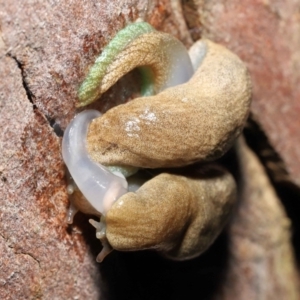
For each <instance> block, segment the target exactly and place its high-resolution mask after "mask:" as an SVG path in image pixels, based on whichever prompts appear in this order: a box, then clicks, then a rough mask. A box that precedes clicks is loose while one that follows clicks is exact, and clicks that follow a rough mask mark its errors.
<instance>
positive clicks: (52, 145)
mask: <svg viewBox="0 0 300 300" xmlns="http://www.w3.org/2000/svg"><path fill="white" fill-rule="evenodd" d="M183 4H184V6H183V13H184V17H183V16H182V14H181V3H180V1H179V0H177V1H175V0H174V1H171V0H153V1H147V0H122V1H117V0H116V1H112V0H101V1H93V0H90V1H56V0H49V1H42V0H37V1H29V0H26V1H17V0H11V1H6V0H0V7H1V9H0V74H1V82H0V128H1V131H0V154H1V155H0V251H1V252H0V253H1V257H0V298H1V299H85V298H86V299H131V300H134V299H156V300H158V299H164V300H165V299H199V298H206V299H207V298H210V297H211V296H212V295H213V294H214V293H216V292H217V291H218V289H217V288H218V287H219V288H220V287H223V289H222V291H223V294H220V295H222V296H221V297H223V298H224V297H225V298H226V297H229V298H228V299H237V298H234V297H237V296H238V295H239V294H240V293H242V292H241V291H244V290H245V291H246V290H247V291H249V293H250V292H253V291H254V290H253V291H252V290H251V288H250V287H251V283H253V282H254V281H251V280H252V279H253V278H255V279H257V280H258V278H259V279H260V280H263V281H264V282H268V283H270V281H271V282H272V283H274V282H275V283H276V287H278V288H276V289H274V293H275V292H276V293H278V295H280V297H278V298H277V299H283V298H285V297H284V296H283V297H281V295H283V293H284V292H285V291H286V292H287V293H289V294H290V295H296V287H295V286H296V285H294V284H293V282H294V276H296V275H295V273H294V272H295V270H294V269H293V266H292V265H293V256H292V251H291V249H290V245H289V238H290V232H289V230H288V229H287V227H286V225H285V224H287V223H286V221H285V220H286V216H285V214H284V212H283V211H282V210H281V208H280V205H279V204H278V200H277V198H276V197H275V196H274V194H273V192H272V191H271V192H270V186H269V183H268V182H265V185H264V186H257V185H254V184H253V186H251V184H250V183H249V185H248V188H247V189H248V190H247V189H246V191H244V193H246V194H247V197H248V198H247V199H250V198H251V197H252V194H255V195H257V194H259V196H260V192H261V191H262V190H263V191H264V190H265V189H266V193H270V195H271V196H270V197H271V198H270V199H273V200H270V201H273V202H272V203H273V204H274V205H275V207H277V208H274V206H273V204H270V203H266V205H265V206H264V205H263V204H260V206H252V204H251V203H252V202H251V203H250V202H249V203H248V202H247V203H248V204H247V206H245V207H243V206H241V207H240V209H239V210H238V212H237V216H236V218H235V219H234V223H233V225H232V227H231V229H230V231H229V233H230V235H231V237H230V241H231V246H230V247H231V248H230V247H229V249H228V252H227V251H226V245H227V239H226V234H224V235H221V237H220V238H219V239H218V240H217V241H216V243H215V244H214V245H213V246H212V248H211V249H210V250H209V251H207V253H205V254H204V255H203V256H201V257H199V258H197V259H194V260H192V261H187V262H182V263H176V262H170V261H167V260H165V259H162V258H160V257H159V256H158V255H156V254H153V253H148V252H141V253H118V252H114V253H112V254H111V255H110V256H109V257H108V258H107V260H106V261H104V263H103V264H102V265H101V266H100V267H99V265H98V264H96V262H95V255H96V254H97V253H96V252H97V251H98V250H99V247H100V246H99V242H98V241H96V240H95V238H92V237H91V235H94V231H93V230H92V229H91V228H90V227H89V226H88V225H87V219H84V220H83V221H84V222H83V223H82V224H80V217H79V218H78V217H77V219H76V222H75V223H76V224H75V225H74V226H73V227H68V226H67V225H66V222H65V215H66V209H67V206H68V199H67V193H66V182H65V180H64V165H63V163H62V159H61V154H60V152H61V149H60V142H61V140H60V139H61V138H60V136H61V133H62V132H61V129H60V128H62V129H64V128H65V126H66V125H67V124H68V122H69V121H70V119H71V118H72V117H73V116H74V114H75V111H76V110H75V102H76V93H77V89H78V86H79V84H80V83H81V82H82V80H83V78H84V77H85V75H86V73H87V71H88V69H89V67H90V66H91V65H92V64H93V62H94V60H95V58H96V57H97V55H98V54H99V53H100V52H101V50H102V49H103V47H104V46H105V45H106V44H107V42H109V41H110V39H111V38H112V37H113V36H114V34H115V33H116V32H117V31H118V30H119V29H121V28H123V27H124V26H125V25H126V24H127V23H129V22H132V21H133V20H135V19H137V18H138V17H140V18H142V19H144V20H146V21H148V22H149V23H151V24H152V25H153V26H154V27H155V28H157V29H158V30H162V31H166V32H169V33H171V34H173V35H174V36H177V37H178V38H179V39H181V40H182V41H183V42H184V43H185V44H186V46H190V45H191V44H192V41H193V40H195V39H197V38H199V37H200V35H201V34H203V35H204V36H206V37H209V38H212V39H213V40H214V41H217V42H221V43H222V44H225V45H227V46H228V47H229V48H230V49H231V50H233V51H234V52H235V53H237V54H238V55H239V56H240V57H241V58H242V59H244V60H245V61H246V62H247V64H248V67H249V69H250V71H251V75H252V79H253V83H254V97H253V106H252V111H253V115H254V117H255V118H256V120H258V122H259V124H260V125H261V126H262V128H263V129H264V130H265V132H266V134H267V137H268V138H269V139H270V142H271V143H272V145H273V146H274V148H275V150H277V151H278V153H279V154H280V155H281V157H282V158H283V160H284V163H285V165H286V168H287V170H288V172H289V173H290V175H291V178H292V180H293V181H294V182H295V183H296V184H298V185H300V150H299V147H298V146H299V142H300V141H299V135H298V132H297V129H298V128H299V125H300V123H299V122H300V121H299V120H300V119H299V118H298V115H299V113H300V104H299V103H300V102H299V98H300V97H299V96H300V86H299V84H298V83H299V79H300V71H299V70H300V59H299V51H300V50H299V49H300V30H299V27H300V22H299V1H296V0H294V1H293V0H289V1H283V0H279V1H258V0H246V1H237V0H230V1H217V0H214V1H203V0H197V1H183ZM184 18H185V20H186V21H187V25H188V28H189V30H190V32H188V30H187V25H186V23H185V20H184ZM138 93H139V83H138V79H137V77H136V74H135V73H134V72H133V73H132V74H130V75H128V76H125V78H124V79H122V80H120V81H119V82H118V83H117V84H116V85H115V86H114V87H113V88H112V89H111V90H109V91H108V92H107V93H105V95H104V96H103V98H102V101H101V102H100V103H98V104H94V105H92V106H93V107H97V108H99V109H100V110H102V111H106V110H107V109H109V108H110V107H111V106H113V105H115V104H116V103H120V102H124V101H127V100H129V99H131V98H132V97H134V96H135V95H136V94H138ZM51 127H53V128H51ZM53 129H54V130H53ZM259 168H260V167H259ZM251 172H252V171H251ZM251 172H250V171H249V172H248V173H247V174H249V175H245V176H252V175H251V174H253V172H252V173H251ZM255 176H256V174H255V175H254V177H255ZM244 179H245V180H246V178H244ZM249 197H250V198H249ZM251 199H252V198H251ZM247 201H248V200H247ZM269 205H271V208H274V216H273V215H272V216H271V215H270V214H268V212H266V216H267V217H268V220H269V221H268V222H267V221H266V224H267V226H266V227H263V228H265V229H264V230H263V232H257V236H256V235H255V234H256V233H255V232H256V231H253V228H252V226H254V227H255V226H256V221H255V220H257V219H255V218H254V219H253V220H252V219H251V218H252V217H251V215H252V214H253V210H256V209H258V210H259V209H267V210H268V209H269V208H270V207H269ZM264 211H265V210H264ZM244 216H246V217H245V220H244ZM255 216H257V217H258V219H259V220H260V218H261V217H262V216H261V215H260V214H257V215H256V214H255V213H254V217H255ZM263 217H264V216H263ZM82 218H83V217H82V216H81V219H82ZM239 224H240V225H241V227H240V226H239ZM275 225H276V226H275ZM281 225H282V226H281ZM262 226H263V224H262ZM268 226H269V227H270V228H269V229H268ZM273 226H274V228H273V230H274V231H269V230H271V229H272V227H273ZM236 228H237V229H240V228H244V230H245V231H244V232H243V235H245V236H247V235H249V239H251V238H252V240H250V241H249V239H247V238H245V239H243V237H241V236H240V231H239V230H236ZM269 232H270V233H272V236H270V238H271V237H274V235H275V232H277V233H278V234H279V235H280V237H276V238H275V237H274V239H275V242H274V241H273V240H272V241H271V242H272V243H271V244H270V245H271V248H272V247H273V248H272V249H273V251H272V252H271V253H268V251H269V248H268V246H267V245H266V244H264V243H263V242H264V238H263V237H265V236H266V240H268V239H267V238H269V236H268V235H269ZM253 235H255V236H253ZM281 237H282V238H281ZM253 241H255V242H253ZM273 242H274V243H275V244H276V243H277V242H278V243H279V242H281V243H282V244H281V245H278V244H276V245H275V244H273ZM244 243H245V244H244ZM259 243H261V244H262V245H258V244H259ZM229 245H230V243H229ZM233 245H234V246H235V247H233ZM277 245H278V246H277ZM248 246H249V248H248ZM244 247H246V249H245V248H244ZM247 249H248V250H247ZM246 250H247V251H248V252H247V251H246ZM245 254H247V255H248V254H249V255H248V258H249V259H248V260H247V261H244V256H243V255H245ZM267 254H268V255H267ZM281 254H282V256H281ZM256 255H258V257H259V258H261V259H262V260H261V261H264V262H266V264H267V265H268V266H269V264H270V265H271V266H270V268H269V267H268V266H265V265H263V267H262V265H257V264H255V262H254V261H253V259H256V257H257V256H256ZM274 262H276V263H278V265H276V266H275V263H274ZM273 263H274V264H273ZM236 264H239V265H236ZM282 264H285V265H286V266H288V269H287V270H285V271H286V273H285V274H287V275H286V276H287V277H284V278H283V277H281V276H279V275H278V274H277V273H275V271H276V272H277V270H278V269H277V266H280V265H282ZM226 266H227V267H228V266H232V269H231V270H229V273H227V277H225V278H227V281H223V282H222V280H223V278H222V277H221V274H223V271H224V269H226ZM273 267H274V268H273ZM260 268H261V269H260ZM272 268H273V269H272ZM270 269H272V270H274V273H272V274H271V273H268V272H270V271H267V270H270ZM226 270H227V269H226ZM249 270H250V271H249ZM260 271H261V272H267V273H264V274H265V275H266V276H264V277H259V276H260V275H261V274H258V273H259V272H260ZM247 272H248V273H247ZM249 272H250V274H249ZM277 275H278V276H277ZM287 278H289V279H291V280H290V281H287ZM243 279H245V281H243ZM245 282H246V283H247V284H245ZM224 283H225V284H226V286H225V287H224ZM275 283H274V284H275ZM231 284H232V287H233V289H234V291H236V293H235V294H234V295H233V294H232V291H230V290H228V289H227V288H229V287H230V285H231ZM288 287H290V289H289V291H287V289H288ZM271 288H272V285H271V284H270V286H268V290H267V291H270V290H271ZM250 294H251V293H250ZM250 294H249V295H250ZM251 295H253V294H251ZM257 295H258V292H257V294H255V296H253V298H257V297H256V296H257ZM260 295H262V294H260ZM264 295H266V298H265V299H268V297H269V295H270V294H268V293H265V294H264ZM223 298H221V299H223ZM238 299H241V298H240V297H239V298H238ZM248 299H249V298H248ZM269 299H276V298H274V297H271V296H270V297H269ZM291 299H292V298H291Z"/></svg>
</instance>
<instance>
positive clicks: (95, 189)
mask: <svg viewBox="0 0 300 300" xmlns="http://www.w3.org/2000/svg"><path fill="white" fill-rule="evenodd" d="M134 68H138V69H139V70H140V71H141V74H142V76H143V79H142V82H143V83H142V95H143V96H144V97H140V98H137V99H134V100H133V101H131V102H129V103H126V104H123V105H119V106H117V107H114V108H112V109H111V110H109V111H108V112H106V113H105V114H104V115H103V116H97V113H95V112H93V111H87V112H82V113H80V114H79V115H78V116H77V117H76V118H75V119H74V120H73V121H72V122H71V124H70V125H69V127H68V128H67V130H66V133H65V136H64V140H63V157H64V160H65V162H66V164H67V166H68V169H69V171H70V174H71V176H72V177H73V179H74V181H75V183H76V185H77V186H78V188H79V190H77V192H76V193H75V195H76V197H74V198H75V199H77V200H76V201H75V202H76V204H75V206H76V207H77V208H78V209H80V210H83V211H85V212H86V211H88V212H90V213H94V214H96V215H102V216H103V215H105V218H104V217H102V218H101V221H100V222H96V221H93V220H91V224H92V225H93V226H94V227H95V228H96V231H97V237H98V238H99V239H100V240H101V241H102V243H103V245H104V249H103V251H102V252H101V253H100V254H99V256H98V258H97V260H98V261H101V260H102V259H103V258H104V257H105V255H106V254H107V253H109V252H110V251H111V249H112V248H114V249H118V250H124V251H130V250H142V249H156V250H159V251H161V252H162V253H163V254H164V255H165V256H167V257H170V258H172V259H179V260H182V259H187V258H192V257H194V256H196V255H198V254H199V253H202V252H203V251H205V250H206V249H207V247H208V246H209V245H210V244H211V243H212V242H213V241H214V239H215V238H216V236H217V235H218V234H219V232H220V231H221V230H222V228H223V226H224V224H225V222H226V220H227V219H228V216H229V213H230V211H231V210H232V207H233V205H234V202H235V198H236V186H235V182H234V180H233V178H232V176H231V175H230V174H229V173H228V172H227V171H225V170H221V171H220V170H219V169H218V168H215V167H204V169H203V170H202V171H201V172H200V173H201V174H200V175H199V174H196V175H195V176H190V174H189V176H182V175H178V174H168V173H164V174H160V175H158V176H156V177H154V178H153V179H151V180H149V181H147V182H146V183H145V184H143V182H142V183H141V182H139V183H135V182H134V180H135V179H133V180H132V181H133V184H132V186H135V188H134V189H133V190H132V191H130V192H128V193H126V191H127V182H126V180H125V179H124V178H122V176H117V175H114V174H112V173H111V172H110V171H109V169H106V168H105V167H104V166H103V165H106V166H109V167H111V166H115V167H117V170H119V172H121V173H122V174H124V175H125V176H127V175H130V174H131V173H130V171H128V170H129V169H128V168H132V167H137V168H162V167H167V168H170V167H182V166H186V165H189V164H193V163H194V162H199V161H200V162H210V161H213V160H215V159H217V158H219V157H221V156H222V155H223V154H224V153H225V152H226V151H227V150H228V149H229V148H230V147H231V146H232V145H233V142H234V141H235V139H236V138H237V137H238V135H239V134H240V133H241V131H242V129H243V127H244V124H245V121H246V119H247V116H248V113H249V107H250V96H251V84H250V80H249V75H248V72H247V69H246V67H245V66H244V64H243V63H242V62H241V60H240V59H239V58H238V57H237V56H236V55H234V54H233V53H231V52H230V51H229V50H227V49H225V48H224V47H222V46H220V45H217V44H215V43H213V42H211V41H209V40H202V41H199V42H197V43H195V45H194V46H193V47H192V48H191V49H190V52H189V53H188V52H187V51H186V49H185V48H184V46H183V45H182V44H181V43H180V42H179V41H177V40H176V39H175V38H173V37H172V36H170V35H168V34H164V33H160V32H157V31H155V30H154V29H153V28H152V27H151V26H150V25H149V24H147V23H144V22H141V23H134V24H131V25H129V26H127V27H126V28H124V29H123V30H121V31H120V32H119V33H117V35H116V37H115V38H114V39H113V40H112V41H111V42H110V43H109V44H108V46H107V47H106V48H105V49H104V50H103V52H102V54H101V55H100V56H99V58H98V59H97V60H96V62H95V65H94V66H93V67H92V68H91V69H90V72H89V74H88V76H87V78H86V79H85V80H84V82H83V83H82V85H81V87H80V89H79V94H78V99H79V103H78V106H84V105H87V104H89V103H91V102H93V101H95V100H97V99H98V98H99V97H100V96H101V95H102V93H104V92H105V91H106V90H108V89H109V88H110V87H111V86H112V85H113V84H114V83H116V82H117V81H118V80H119V79H120V78H121V77H122V76H123V75H125V74H126V73H128V72H129V71H131V70H132V69H134ZM81 169H82V170H83V171H81ZM211 170H214V175H213V176H212V174H211ZM81 174H84V175H83V176H82V175H81ZM88 174H89V175H88ZM118 175H120V174H118ZM90 181H91V182H90ZM103 186H104V187H103ZM80 191H81V192H82V194H83V195H84V197H83V196H82V195H81V194H80ZM78 199H79V201H78ZM90 199H91V200H90ZM89 205H91V206H92V207H93V209H95V211H92V212H91V210H90V209H89ZM86 207H88V209H87V208H86Z"/></svg>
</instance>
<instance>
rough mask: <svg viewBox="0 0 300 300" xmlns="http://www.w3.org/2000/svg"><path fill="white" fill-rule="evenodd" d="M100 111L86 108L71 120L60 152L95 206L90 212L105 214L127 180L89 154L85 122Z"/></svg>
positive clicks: (86, 196) (125, 185) (124, 190)
mask: <svg viewBox="0 0 300 300" xmlns="http://www.w3.org/2000/svg"><path fill="white" fill-rule="evenodd" d="M100 115H101V114H100V113H99V112H98V111H96V110H86V111H83V112H82V113H80V114H78V115H77V116H76V117H75V118H74V119H73V120H72V121H71V123H70V124H69V125H68V127H67V129H66V130H65V133H64V137H63V142H62V155H63V159H64V162H65V164H66V165H67V167H68V170H69V172H70V174H71V176H72V178H73V180H74V182H75V184H76V185H77V187H78V189H79V190H80V191H81V193H82V194H83V196H84V197H85V198H86V199H87V200H88V203H89V204H90V206H91V207H92V208H93V209H94V211H93V210H92V209H90V211H89V212H90V213H94V214H95V213H97V214H104V215H105V214H106V212H107V211H108V209H109V208H110V207H111V205H112V203H113V202H114V201H116V199H118V198H119V197H120V196H122V195H123V194H125V193H126V192H127V182H126V179H125V178H124V177H123V176H122V174H113V173H112V172H110V171H109V170H108V169H107V168H106V167H104V166H102V165H100V164H98V163H96V162H95V161H93V160H91V159H90V157H89V154H88V152H87V149H86V136H87V131H88V126H89V124H90V122H91V121H92V120H93V119H95V118H97V117H99V116H100ZM75 197H76V196H75ZM99 199H101V201H99ZM74 205H75V206H77V205H76V204H74Z"/></svg>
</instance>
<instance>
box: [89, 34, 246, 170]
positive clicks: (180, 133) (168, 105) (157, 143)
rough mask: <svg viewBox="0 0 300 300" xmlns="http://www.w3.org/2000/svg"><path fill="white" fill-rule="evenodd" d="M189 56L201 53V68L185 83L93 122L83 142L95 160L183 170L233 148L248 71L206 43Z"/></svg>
mask: <svg viewBox="0 0 300 300" xmlns="http://www.w3.org/2000/svg"><path fill="white" fill-rule="evenodd" d="M142 37H143V36H141V37H140V39H141V38H142ZM140 42H141V41H140ZM169 51H170V52H171V53H172V48H170V49H169ZM191 53H192V54H197V55H198V54H200V55H199V57H198V56H197V58H196V59H195V58H193V59H192V61H193V62H195V64H197V63H200V66H199V67H198V68H197V70H196V72H195V74H194V75H193V76H192V78H191V79H190V80H189V81H188V82H186V83H184V84H181V85H177V86H175V87H172V88H168V89H166V90H164V91H162V92H160V93H159V94H157V95H155V96H150V97H141V98H137V99H134V100H133V101H130V102H128V103H126V104H122V105H119V106H116V107H114V108H112V109H110V110H109V111H108V112H106V113H105V114H104V115H103V116H102V117H101V118H97V119H96V120H94V121H93V123H92V124H91V126H90V128H89V132H88V138H87V139H88V151H89V154H90V155H91V157H92V158H93V159H94V160H95V161H97V162H99V163H103V164H105V165H108V164H109V165H114V164H115V165H123V166H124V165H125V166H126V165H129V166H136V167H144V168H145V167H146V168H161V167H181V166H185V165H189V164H192V163H194V162H198V161H201V162H208V161H212V160H215V159H217V158H219V157H221V156H222V155H223V154H224V153H225V152H226V151H227V150H228V149H229V148H230V147H231V146H232V145H233V142H234V140H235V139H236V138H237V137H238V135H239V134H240V133H241V131H242V130H243V127H244V124H245V121H246V119H247V117H248V113H249V108H250V97H251V84H250V80H249V74H248V71H247V69H246V67H245V65H244V64H243V62H242V61H241V60H240V59H239V58H238V57H237V56H236V55H235V54H233V53H232V52H230V51H229V50H227V49H226V48H224V47H222V46H221V45H217V44H215V43H213V42H211V41H209V40H202V41H199V42H197V43H196V44H195V45H194V46H193V47H192V49H191ZM195 67H196V66H195Z"/></svg>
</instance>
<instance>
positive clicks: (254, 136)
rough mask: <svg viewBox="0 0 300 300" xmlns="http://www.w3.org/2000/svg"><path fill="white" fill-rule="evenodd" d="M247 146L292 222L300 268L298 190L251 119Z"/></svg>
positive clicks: (299, 197)
mask: <svg viewBox="0 0 300 300" xmlns="http://www.w3.org/2000/svg"><path fill="white" fill-rule="evenodd" d="M244 134H245V138H246V142H247V144H248V146H249V147H250V148H251V149H252V150H253V151H254V152H255V153H256V155H257V156H258V158H259V159H260V161H261V163H262V164H263V166H264V167H265V170H266V172H267V174H268V176H269V179H270V181H271V183H272V185H273V187H274V189H275V191H276V193H277V195H278V197H279V198H280V200H281V201H282V204H283V205H284V207H285V210H286V213H287V215H288V217H289V218H290V220H291V221H292V244H293V247H294V253H295V256H296V260H297V265H298V267H300V218H299V214H300V188H299V187H297V186H296V185H295V184H293V183H292V181H291V180H290V178H289V177H288V173H287V171H286V169H285V166H284V162H283V160H282V159H281V157H280V155H279V154H278V153H277V152H276V151H275V149H274V148H273V147H272V146H271V144H270V142H269V141H268V138H267V136H266V135H265V133H264V132H263V131H262V129H261V128H260V127H259V125H258V123H256V122H255V121H254V120H253V119H250V120H249V122H248V124H247V126H246V128H245V130H244Z"/></svg>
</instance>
